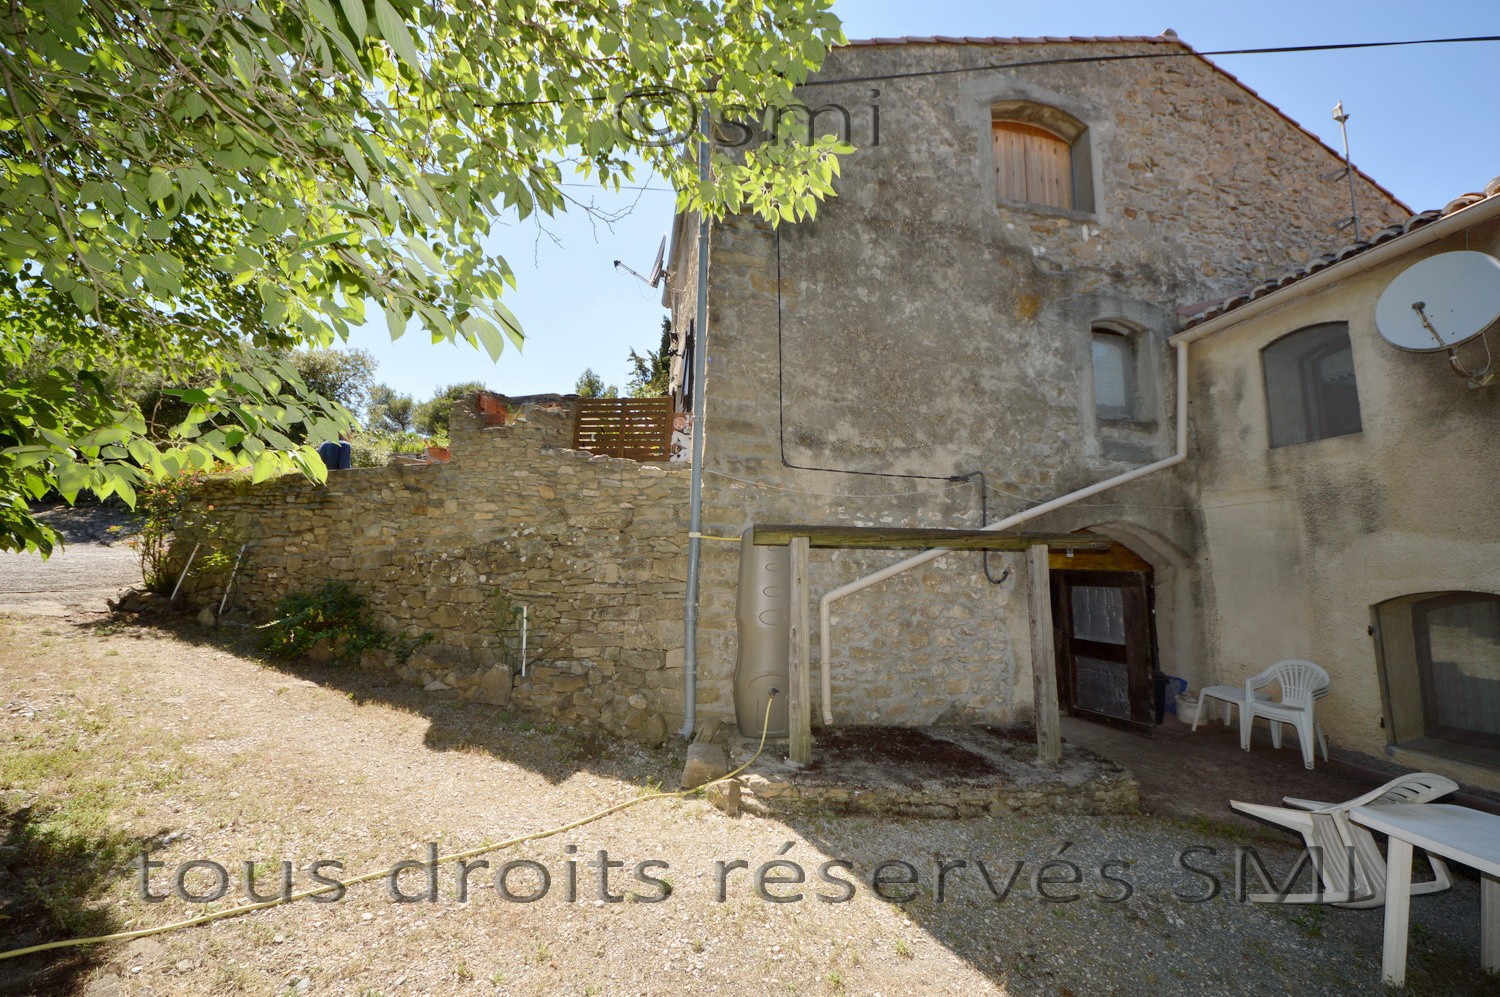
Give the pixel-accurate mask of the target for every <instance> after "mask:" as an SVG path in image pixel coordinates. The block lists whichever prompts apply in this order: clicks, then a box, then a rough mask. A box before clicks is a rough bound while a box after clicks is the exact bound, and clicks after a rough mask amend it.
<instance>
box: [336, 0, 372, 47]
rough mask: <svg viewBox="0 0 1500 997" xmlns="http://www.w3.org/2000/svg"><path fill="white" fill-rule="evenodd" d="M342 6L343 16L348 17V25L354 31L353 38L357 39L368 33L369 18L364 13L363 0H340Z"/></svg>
mask: <svg viewBox="0 0 1500 997" xmlns="http://www.w3.org/2000/svg"><path fill="white" fill-rule="evenodd" d="M341 2H342V4H343V7H344V16H345V17H347V18H348V19H349V27H350V28H351V29H353V31H354V40H355V41H359V40H361V39H363V38H364V37H365V35H366V34H368V33H369V30H370V19H369V17H367V16H366V14H365V4H364V0H341Z"/></svg>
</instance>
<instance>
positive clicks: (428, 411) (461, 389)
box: [415, 381, 485, 437]
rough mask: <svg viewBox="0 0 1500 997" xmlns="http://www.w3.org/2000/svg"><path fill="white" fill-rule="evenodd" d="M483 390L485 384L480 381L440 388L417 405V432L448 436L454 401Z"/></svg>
mask: <svg viewBox="0 0 1500 997" xmlns="http://www.w3.org/2000/svg"><path fill="white" fill-rule="evenodd" d="M483 390H485V388H484V385H483V384H481V383H480V382H478V381H464V382H463V383H462V384H450V385H448V386H447V387H446V388H439V389H438V390H437V392H436V393H435V394H433V396H432V397H431V398H429V399H428V400H427V401H425V402H423V403H422V404H420V405H418V406H417V412H416V417H415V419H416V426H417V432H419V433H426V434H427V435H428V436H441V437H446V436H447V435H448V423H449V420H450V418H451V417H452V415H453V403H454V402H456V401H459V400H460V399H463V398H467V397H468V396H470V395H472V394H474V393H476V392H479V391H483Z"/></svg>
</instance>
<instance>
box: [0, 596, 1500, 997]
mask: <svg viewBox="0 0 1500 997" xmlns="http://www.w3.org/2000/svg"><path fill="white" fill-rule="evenodd" d="M77 625H79V626H82V627H90V626H95V627H108V628H111V629H115V630H119V629H125V628H128V627H129V626H136V625H147V624H124V623H122V622H121V621H119V620H108V621H104V622H97V621H96V622H94V623H79V624H77ZM149 625H150V626H153V627H156V628H158V629H160V630H162V631H163V632H166V633H170V634H171V635H172V636H173V637H175V638H177V639H180V640H182V641H184V642H187V643H190V644H197V645H203V646H211V647H214V648H217V649H222V650H226V651H231V652H233V653H235V654H238V655H242V656H247V657H253V658H256V659H257V660H259V661H261V662H262V663H264V664H265V666H267V667H269V668H273V669H276V670H277V671H280V672H281V673H283V674H285V675H287V676H290V677H295V678H297V679H301V680H305V681H308V682H312V683H316V684H318V685H320V686H324V687H327V688H330V689H335V690H338V691H340V692H342V693H344V694H346V695H348V696H349V697H350V698H351V700H353V701H354V702H356V703H378V704H381V705H385V706H388V707H391V708H394V709H397V710H401V711H403V712H406V713H410V714H413V715H417V716H421V717H423V718H425V719H426V720H427V722H428V725H429V726H428V729H427V731H426V735H425V744H426V746H427V747H429V748H431V749H433V750H436V751H452V750H463V751H482V752H486V753H489V754H491V755H493V756H494V757H496V758H499V759H503V760H504V761H506V762H508V763H511V764H515V765H517V766H518V767H521V768H524V769H526V770H529V771H531V772H535V773H537V774H539V775H541V776H542V777H544V778H546V779H547V780H549V781H550V782H552V783H553V784H558V783H561V782H563V781H565V780H567V779H568V778H569V777H571V776H573V775H574V774H576V773H579V772H590V773H593V774H597V775H599V776H601V777H604V778H610V779H616V780H620V781H622V782H625V783H632V782H633V783H637V784H639V783H640V782H641V781H642V780H643V779H644V778H648V777H649V778H654V779H656V780H659V781H661V782H666V783H669V784H670V783H675V781H676V779H675V777H676V774H677V772H678V771H680V768H679V766H680V762H681V757H682V753H683V752H682V749H681V747H680V745H678V744H677V743H676V742H675V741H674V742H672V743H671V744H670V745H669V746H667V747H665V748H662V749H659V750H654V751H649V752H648V751H643V750H641V749H639V748H637V747H636V746H633V745H630V744H628V742H624V741H620V740H617V739H615V738H611V737H609V736H606V735H602V734H598V733H593V732H590V731H588V730H586V729H581V728H579V727H576V726H568V725H564V724H556V723H551V722H547V721H544V720H538V719H535V718H530V717H526V716H524V715H519V714H516V715H512V714H510V713H508V712H506V711H503V710H499V709H497V708H495V707H490V706H483V705H478V704H469V703H465V702H461V701H459V700H457V699H456V698H444V697H442V696H435V695H433V694H431V693H427V692H425V691H423V690H421V689H420V688H417V687H415V686H413V685H410V684H407V683H404V682H401V681H400V680H398V679H397V678H395V677H394V676H391V675H388V674H386V673H380V672H367V671H361V670H359V669H358V668H355V667H352V666H343V665H327V664H314V663H309V662H304V661H292V662H288V661H279V660H275V659H268V658H265V657H263V656H262V655H261V654H260V653H259V651H258V649H257V643H258V642H257V641H256V639H255V636H256V635H255V631H253V630H242V629H235V628H224V629H214V630H210V629H205V628H202V627H200V626H197V625H196V624H195V623H192V622H187V621H183V620H180V619H176V618H172V619H164V620H157V621H153V622H151V623H150V624H149ZM1066 736H1068V737H1069V738H1072V739H1075V740H1076V742H1077V743H1081V744H1083V745H1084V746H1086V747H1088V748H1089V749H1090V750H1092V751H1094V752H1095V753H1097V754H1100V755H1103V756H1104V757H1106V758H1109V759H1111V760H1114V761H1118V762H1120V763H1121V764H1124V765H1126V766H1127V767H1129V768H1131V769H1132V770H1135V771H1137V773H1138V774H1141V775H1143V778H1142V785H1143V800H1144V802H1145V808H1146V811H1147V812H1146V814H1145V815H1143V816H1139V817H1107V818H1091V817H1062V816H1058V817H1049V816H1045V815H1041V816H1027V817H1016V818H976V819H971V820H964V821H945V820H923V819H918V818H896V819H890V818H874V817H843V818H840V817H830V816H802V815H777V816H776V817H775V818H773V819H774V820H776V821H778V822H781V823H782V824H784V825H785V826H786V827H787V828H788V829H790V830H791V831H793V832H795V833H796V834H797V835H800V836H801V838H802V839H804V840H805V842H806V844H800V845H798V846H797V847H796V848H795V849H794V850H793V851H791V852H790V853H789V855H788V858H789V859H792V860H802V861H803V862H804V868H805V875H806V880H805V886H803V887H801V889H803V890H804V891H805V892H806V894H807V898H808V900H809V901H810V902H817V901H816V900H814V899H813V898H814V897H815V896H816V895H818V894H820V893H829V892H830V890H829V888H828V884H827V883H825V882H823V881H822V880H821V879H820V878H819V876H818V872H817V869H818V866H819V864H821V863H822V862H824V861H826V860H828V859H829V858H830V857H831V858H837V859H847V860H848V861H849V862H850V863H851V867H850V870H849V872H848V873H847V875H848V877H849V878H850V879H851V880H853V881H854V883H855V885H856V886H857V888H858V890H859V891H860V892H861V893H863V894H868V893H870V892H871V889H872V877H873V874H874V871H875V869H876V868H877V867H878V866H879V865H880V864H881V863H883V862H890V861H897V862H908V863H911V865H912V866H913V867H915V868H916V869H917V870H918V873H919V877H920V878H919V880H918V883H917V885H916V887H915V888H901V887H899V886H898V887H897V888H896V889H894V890H892V891H890V892H892V893H894V894H896V895H899V896H905V897H907V899H903V900H893V901H892V902H893V903H896V904H898V905H899V906H900V908H901V909H902V911H903V913H904V914H905V916H906V918H907V920H908V921H909V922H910V924H911V925H912V927H913V928H914V929H915V930H916V931H917V932H919V933H920V936H921V939H922V943H924V944H925V943H929V942H930V943H931V944H936V945H939V946H942V947H943V948H944V949H945V950H947V951H948V952H951V953H952V954H954V955H955V956H957V957H959V958H960V959H962V960H964V961H965V963H967V964H968V965H969V966H971V967H973V968H974V969H975V970H976V971H977V972H979V973H980V974H982V975H983V976H984V977H985V978H986V979H988V980H990V981H992V982H994V983H995V984H996V985H997V986H999V987H1002V988H1004V990H1005V991H1006V992H1008V993H1011V994H1018V995H1032V994H1035V995H1041V994H1049V995H1050V994H1071V993H1103V992H1119V993H1145V992H1150V993H1182V994H1190V993H1202V992H1221V993H1248V992H1267V993H1271V992H1292V991H1297V992H1305V993H1319V994H1341V993H1348V992H1362V991H1374V990H1377V989H1379V965H1380V955H1379V954H1380V936H1381V926H1382V923H1383V910H1381V909H1375V910H1368V911H1350V910H1342V909H1332V908H1326V907H1302V908H1286V907H1277V906H1259V905H1251V904H1245V903H1239V902H1236V901H1235V900H1234V899H1233V897H1232V894H1231V893H1230V891H1231V890H1232V886H1233V871H1232V870H1233V859H1232V855H1233V853H1234V849H1235V847H1236V846H1237V845H1253V846H1254V847H1256V848H1257V849H1258V850H1260V851H1261V853H1262V854H1263V856H1264V857H1265V859H1266V861H1267V863H1268V865H1270V867H1271V869H1272V871H1273V873H1277V874H1284V873H1285V871H1286V870H1287V869H1289V868H1290V867H1291V865H1292V862H1293V861H1294V860H1295V857H1296V849H1295V848H1294V847H1293V846H1294V845H1295V844H1296V842H1294V841H1293V840H1291V839H1290V838H1287V837H1286V836H1284V835H1282V836H1281V838H1280V840H1278V834H1279V832H1276V831H1273V830H1269V829H1267V828H1265V827H1263V826H1261V825H1258V824H1254V823H1252V822H1250V821H1249V820H1248V818H1242V817H1240V816H1239V815H1237V814H1235V813H1234V812H1233V811H1230V810H1229V809H1228V806H1227V801H1228V799H1229V798H1230V797H1238V798H1244V799H1250V800H1254V801H1258V802H1275V800H1276V799H1277V798H1278V797H1280V796H1281V795H1286V794H1291V793H1296V794H1298V795H1303V796H1308V797H1311V798H1320V797H1321V798H1327V799H1334V800H1337V799H1345V798H1348V797H1350V796H1353V795H1356V794H1357V793H1359V792H1362V791H1364V790H1366V789H1369V788H1373V787H1374V786H1375V785H1378V784H1379V783H1380V782H1382V781H1384V777H1383V774H1382V773H1372V772H1369V771H1363V770H1359V769H1356V768H1352V767H1349V766H1346V765H1338V764H1334V765H1325V764H1324V763H1323V762H1322V761H1321V759H1320V760H1319V765H1318V768H1317V769H1316V770H1314V771H1313V772H1306V770H1304V769H1303V768H1302V765H1301V760H1300V757H1299V756H1298V754H1297V752H1296V751H1295V750H1293V749H1291V748H1287V749H1284V750H1282V751H1280V752H1276V751H1273V750H1272V749H1271V748H1270V747H1269V745H1268V744H1266V745H1263V744H1261V743H1260V742H1259V741H1257V742H1256V750H1255V751H1253V752H1250V753H1248V754H1247V753H1245V752H1241V751H1240V750H1239V748H1238V743H1237V739H1236V738H1235V735H1234V734H1233V733H1232V732H1228V731H1225V730H1223V729H1222V728H1221V727H1218V728H1213V729H1207V730H1202V731H1199V732H1198V733H1197V734H1194V735H1188V734H1186V733H1184V732H1183V731H1180V730H1177V729H1169V730H1165V731H1163V733H1162V734H1160V735H1158V736H1157V737H1153V738H1142V737H1137V736H1136V735H1129V734H1123V735H1119V736H1120V737H1123V738H1127V739H1129V740H1118V739H1117V738H1116V737H1115V735H1114V734H1113V733H1112V732H1106V733H1105V734H1100V733H1099V732H1097V731H1095V730H1092V729H1091V728H1090V727H1089V726H1088V725H1083V726H1078V725H1077V724H1074V723H1072V722H1070V725H1069V728H1068V732H1067V735H1066ZM769 750H774V751H782V750H784V747H783V746H782V745H773V746H772V747H771V748H770V749H769ZM746 819H750V818H746ZM789 837H790V835H789ZM92 847H93V846H92V845H90V844H88V843H81V844H78V845H77V846H76V847H75V849H74V850H75V852H76V853H77V854H78V856H80V857H81V856H82V854H83V853H86V852H89V851H90V850H91V848H92ZM137 847H139V843H138V844H137ZM1191 847H1202V848H1207V849H1213V850H1214V851H1212V852H1208V853H1200V854H1199V855H1198V857H1197V858H1196V859H1190V861H1193V862H1194V864H1195V865H1196V866H1197V867H1198V868H1200V869H1203V870H1207V871H1208V873H1210V874H1212V875H1213V876H1214V877H1215V879H1216V881H1217V890H1218V892H1217V894H1216V895H1215V896H1213V897H1212V898H1210V899H1208V900H1206V901H1205V902H1203V903H1201V904H1200V903H1195V902H1193V900H1192V899H1191V898H1194V897H1196V896H1199V895H1202V894H1204V893H1206V892H1207V891H1208V889H1209V887H1210V885H1211V881H1210V879H1209V877H1208V875H1204V874H1203V873H1201V872H1200V873H1195V872H1193V871H1192V870H1189V869H1185V868H1184V867H1183V866H1182V865H1181V864H1180V862H1179V859H1180V857H1181V856H1182V854H1183V852H1184V849H1187V848H1191ZM799 853H800V854H799ZM775 857H776V856H773V855H764V856H756V855H747V856H745V858H746V859H747V860H749V870H750V871H748V872H745V873H742V874H741V876H742V879H741V880H740V882H739V885H740V886H741V887H744V888H745V889H748V887H747V886H746V882H747V880H748V878H749V877H750V876H751V875H753V870H755V869H756V867H757V866H759V865H760V864H761V863H763V862H765V861H768V860H770V859H773V858H775ZM1053 860H1066V861H1068V862H1070V863H1073V864H1076V865H1077V866H1078V867H1079V869H1080V870H1081V877H1082V878H1081V880H1080V881H1078V882H1076V883H1070V882H1067V881H1066V878H1065V880H1064V881H1061V882H1059V881H1055V880H1054V881H1053V882H1052V883H1050V884H1049V883H1043V882H1042V881H1041V879H1039V878H1038V877H1042V876H1047V875H1048V872H1047V866H1048V863H1049V862H1052V861H1053ZM1111 861H1114V862H1119V863H1122V864H1121V865H1120V866H1117V867H1116V868H1115V872H1116V874H1117V875H1118V876H1119V877H1120V878H1121V879H1124V880H1127V881H1129V883H1130V891H1129V895H1128V896H1125V897H1123V898H1121V899H1120V900H1119V901H1118V902H1117V901H1115V900H1114V899H1111V898H1114V897H1118V896H1120V894H1121V893H1122V892H1123V888H1122V887H1121V886H1119V885H1117V884H1116V883H1114V882H1113V881H1111V880H1109V879H1108V878H1107V877H1104V876H1103V875H1102V874H1101V870H1102V869H1103V867H1104V864H1105V863H1106V862H1111ZM953 862H963V863H966V864H965V865H964V866H963V867H962V869H961V870H960V871H959V872H957V873H955V875H954V877H953V879H951V880H950V881H949V883H948V888H949V889H948V893H947V895H946V896H943V897H940V896H939V895H938V893H937V890H936V883H937V879H938V877H937V875H936V871H937V870H938V869H939V868H940V867H941V866H942V864H944V863H953ZM980 862H983V863H985V866H984V868H983V869H981V868H980V867H979V863H980ZM893 871H895V872H896V874H897V875H900V874H901V873H902V870H900V869H899V868H896V869H894V870H893ZM1051 875H1062V876H1064V877H1067V876H1068V872H1067V870H1066V867H1062V866H1053V867H1051ZM783 882H785V881H783ZM743 892H744V891H743V890H742V895H743ZM777 892H782V893H785V892H789V888H787V887H780V888H779V889H778V891H777ZM1046 893H1051V894H1055V895H1060V896H1069V897H1072V896H1075V895H1076V900H1069V901H1063V902H1059V901H1056V900H1052V899H1049V898H1048V897H1047V896H1045V895H1044V894H1046ZM84 894H85V898H86V896H87V890H85V891H84ZM74 907H75V909H76V911H77V913H78V915H79V916H85V914H86V904H85V903H78V904H75V905H74ZM852 910H853V908H851V911H852ZM22 916H23V917H24V916H32V917H35V916H37V915H35V914H30V915H28V914H25V913H23V914H22ZM1478 920H1479V911H1478V889H1477V886H1476V884H1475V882H1474V881H1473V880H1472V879H1462V880H1461V881H1460V882H1459V884H1458V886H1457V887H1455V889H1454V890H1452V891H1449V892H1448V893H1445V894H1440V895H1437V896H1433V897H1423V898H1418V901H1417V902H1416V903H1415V904H1414V906H1413V923H1414V925H1415V927H1414V928H1413V931H1412V936H1411V938H1412V941H1411V949H1410V952H1411V955H1410V974H1409V977H1408V979H1409V986H1408V990H1407V992H1409V993H1417V994H1444V995H1447V994H1452V993H1458V992H1463V993H1485V992H1497V991H1500V983H1497V981H1496V980H1494V979H1493V978H1488V977H1486V976H1485V975H1484V974H1483V972H1482V970H1480V968H1479V939H1478ZM52 923H56V922H52ZM49 926H50V925H49ZM77 931H78V929H76V928H73V927H70V929H69V933H77ZM809 941H812V940H809ZM819 941H821V940H819ZM788 944H790V945H795V944H796V939H795V938H791V939H789V940H788ZM791 955H792V956H793V957H796V955H797V953H795V952H793V953H791ZM909 957H910V952H907V953H906V954H905V955H903V954H902V951H901V949H900V948H897V949H896V950H895V951H894V952H891V953H873V952H871V953H865V954H863V955H861V954H860V953H853V954H851V955H849V956H848V958H849V959H851V960H852V968H847V967H846V968H845V969H844V970H843V971H846V972H857V970H858V967H859V965H860V963H859V959H860V958H866V959H869V958H895V959H899V958H909ZM88 968H89V964H88V963H87V962H79V963H76V964H74V963H68V964H63V965H54V966H53V967H52V970H51V971H52V972H56V973H60V974H67V973H71V974H72V976H73V978H76V976H77V975H78V974H79V973H82V972H85V971H87V969H88ZM836 975H838V973H836V972H830V974H829V985H830V989H829V992H842V989H843V984H842V983H836V982H835V981H834V977H835V976H836ZM59 979H64V978H63V977H59ZM65 983H66V980H65V979H64V984H63V985H60V986H58V987H56V988H55V989H57V990H61V989H63V986H64V985H65ZM32 986H33V988H34V990H35V992H47V991H48V990H49V989H54V988H51V987H38V986H35V984H33V985H32ZM0 992H21V991H16V990H11V991H0Z"/></svg>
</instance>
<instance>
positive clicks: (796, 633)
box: [787, 537, 812, 765]
mask: <svg viewBox="0 0 1500 997" xmlns="http://www.w3.org/2000/svg"><path fill="white" fill-rule="evenodd" d="M791 544H792V552H791V553H792V564H791V575H792V578H791V585H790V593H789V594H790V602H791V612H792V621H791V622H792V626H791V662H790V667H789V668H788V669H787V671H788V675H789V679H790V682H789V684H790V685H791V687H792V688H791V699H790V701H789V702H788V704H787V760H788V761H790V762H791V763H792V764H794V765H806V764H807V763H808V762H810V761H812V634H811V632H810V630H811V628H810V627H809V625H808V623H809V614H808V608H807V607H808V601H809V600H808V595H809V592H808V589H807V561H808V549H809V544H808V542H807V538H806V537H794V538H793V539H792V542H791Z"/></svg>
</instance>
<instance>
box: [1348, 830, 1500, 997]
mask: <svg viewBox="0 0 1500 997" xmlns="http://www.w3.org/2000/svg"><path fill="white" fill-rule="evenodd" d="M1349 819H1350V820H1352V821H1354V822H1355V823H1356V824H1363V825H1364V826H1365V827H1368V828H1369V829H1370V830H1372V831H1379V832H1380V833H1382V834H1387V835H1390V844H1389V846H1388V847H1387V849H1386V883H1385V885H1386V894H1385V948H1384V952H1383V954H1382V956H1381V965H1380V969H1381V975H1382V976H1383V978H1384V980H1385V982H1386V983H1387V984H1389V985H1391V986H1397V987H1399V986H1402V985H1404V984H1405V983H1406V932H1407V927H1408V925H1409V924H1410V921H1411V854H1412V848H1413V847H1417V848H1423V849H1426V850H1427V851H1428V852H1431V853H1432V854H1434V855H1441V856H1442V857H1443V858H1445V859H1449V860H1451V861H1454V862H1459V863H1462V864H1463V865H1467V866H1472V867H1473V868H1475V869H1478V870H1479V872H1480V874H1481V877H1482V878H1481V881H1480V888H1479V958H1480V962H1481V963H1482V964H1483V966H1484V968H1485V969H1486V970H1487V971H1488V972H1491V973H1500V817H1497V816H1496V815H1494V814H1487V813H1483V812H1481V811H1478V810H1470V809H1469V808H1468V807H1459V806H1454V805H1452V804H1449V803H1408V804H1393V805H1387V806H1370V807H1355V808H1354V809H1353V810H1350V811H1349Z"/></svg>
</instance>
